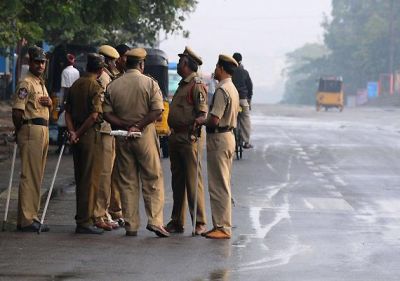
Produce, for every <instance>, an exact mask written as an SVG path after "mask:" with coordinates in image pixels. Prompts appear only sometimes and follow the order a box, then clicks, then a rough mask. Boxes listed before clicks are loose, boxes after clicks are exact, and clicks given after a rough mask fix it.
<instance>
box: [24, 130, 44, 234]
mask: <svg viewBox="0 0 400 281" xmlns="http://www.w3.org/2000/svg"><path fill="white" fill-rule="evenodd" d="M17 141H18V147H19V150H20V155H21V179H20V183H19V191H18V222H17V223H18V225H20V226H21V227H25V226H28V225H30V224H32V222H33V221H34V220H36V221H39V218H38V212H39V209H40V187H41V185H42V181H43V175H44V168H45V163H46V157H47V150H48V148H49V130H48V128H47V127H45V126H39V125H23V126H22V127H21V129H20V130H19V131H18V136H17Z"/></svg>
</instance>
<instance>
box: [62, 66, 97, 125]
mask: <svg viewBox="0 0 400 281" xmlns="http://www.w3.org/2000/svg"><path fill="white" fill-rule="evenodd" d="M102 99H103V88H102V87H101V86H100V84H99V82H97V80H96V74H92V73H85V74H84V75H83V76H82V77H81V78H79V79H78V80H76V81H75V83H74V84H73V85H72V86H71V88H70V90H69V95H68V97H67V100H66V103H65V109H66V111H67V112H68V113H70V114H71V116H72V120H73V122H74V125H75V126H77V127H79V126H81V125H82V124H83V122H85V120H86V119H87V118H88V117H89V116H90V114H92V113H95V112H98V113H102V112H103V110H102Z"/></svg>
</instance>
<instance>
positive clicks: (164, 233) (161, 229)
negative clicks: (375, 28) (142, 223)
mask: <svg viewBox="0 0 400 281" xmlns="http://www.w3.org/2000/svg"><path fill="white" fill-rule="evenodd" d="M146 229H147V230H150V231H152V232H154V233H155V234H156V235H157V236H158V237H163V238H164V237H169V232H168V231H166V230H165V229H164V227H163V226H156V225H153V224H148V225H147V226H146Z"/></svg>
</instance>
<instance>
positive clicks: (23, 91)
mask: <svg viewBox="0 0 400 281" xmlns="http://www.w3.org/2000/svg"><path fill="white" fill-rule="evenodd" d="M27 96H28V91H27V90H26V89H25V88H21V89H19V91H18V97H19V98H20V99H25V98H26V97H27Z"/></svg>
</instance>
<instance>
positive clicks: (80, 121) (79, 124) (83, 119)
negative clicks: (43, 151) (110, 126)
mask: <svg viewBox="0 0 400 281" xmlns="http://www.w3.org/2000/svg"><path fill="white" fill-rule="evenodd" d="M103 67H104V57H103V56H102V55H99V54H95V53H90V54H88V56H87V69H86V70H87V72H86V73H85V74H84V75H83V76H82V77H81V78H79V79H78V80H77V81H75V83H74V84H73V85H72V86H71V88H70V91H69V95H68V97H67V100H66V104H65V121H66V123H67V128H68V132H69V135H70V142H71V144H72V153H73V158H74V172H75V182H76V216H75V220H76V230H75V232H76V233H82V234H102V233H103V232H104V230H103V229H101V228H97V227H96V226H94V206H95V202H96V194H97V192H98V189H99V184H100V174H101V172H102V169H103V145H102V140H101V135H100V123H101V118H100V115H101V113H102V99H103V97H104V90H103V88H102V87H101V86H100V84H99V82H98V81H97V78H98V77H99V76H100V75H101V73H102V72H103Z"/></svg>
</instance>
